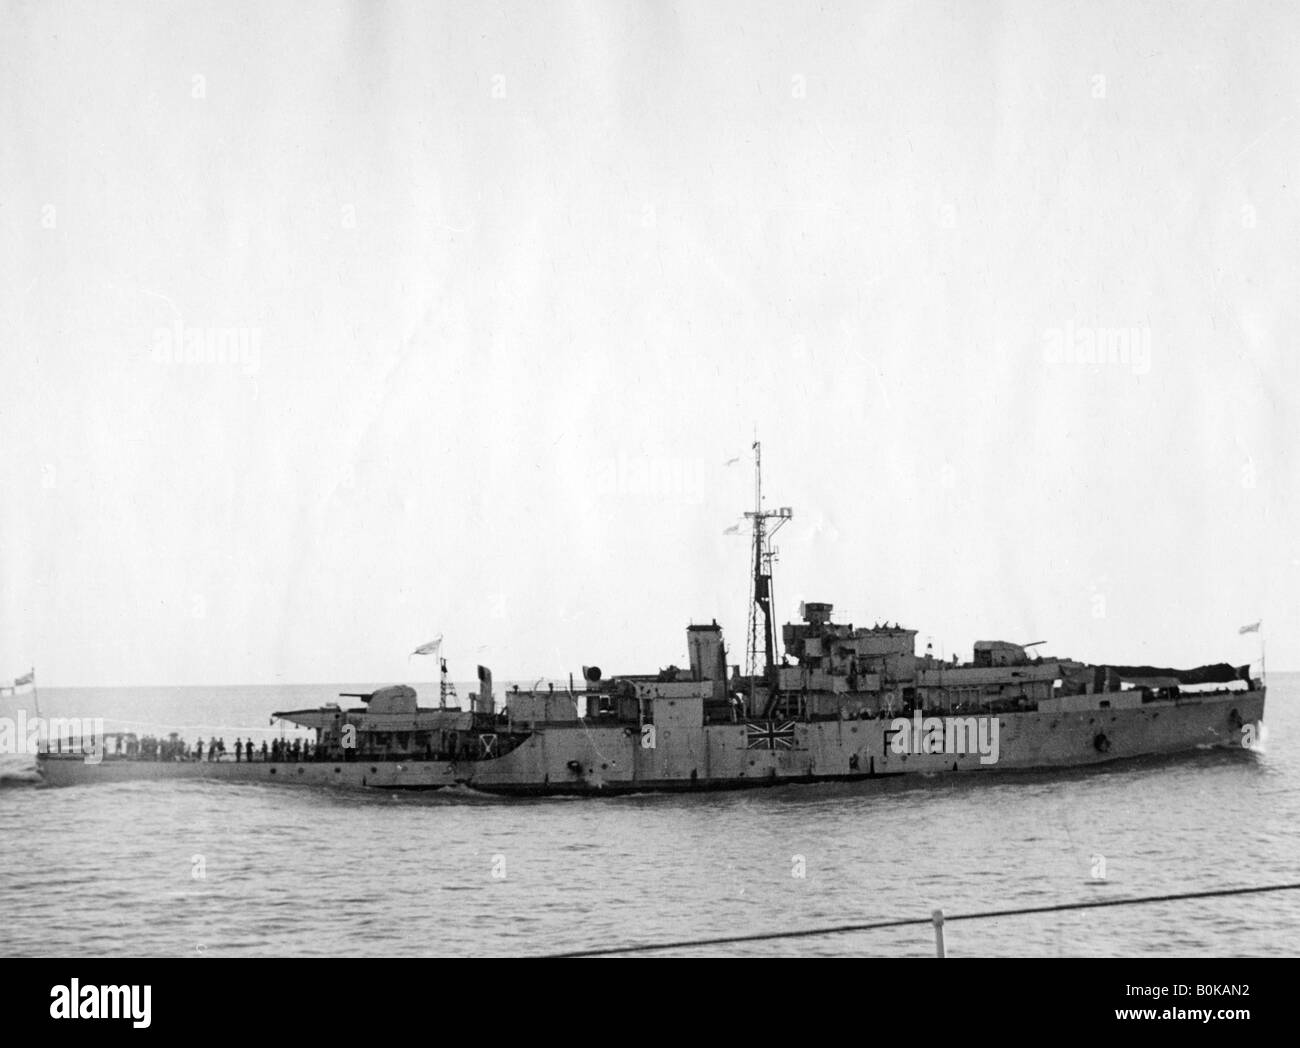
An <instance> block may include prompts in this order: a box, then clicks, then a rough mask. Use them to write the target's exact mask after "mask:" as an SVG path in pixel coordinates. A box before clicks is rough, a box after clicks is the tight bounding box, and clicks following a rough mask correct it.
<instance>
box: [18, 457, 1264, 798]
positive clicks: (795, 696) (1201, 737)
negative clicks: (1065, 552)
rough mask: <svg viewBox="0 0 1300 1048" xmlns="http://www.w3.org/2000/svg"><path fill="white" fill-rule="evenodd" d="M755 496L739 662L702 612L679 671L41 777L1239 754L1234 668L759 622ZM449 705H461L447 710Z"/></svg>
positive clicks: (851, 770) (573, 770) (888, 771)
mask: <svg viewBox="0 0 1300 1048" xmlns="http://www.w3.org/2000/svg"><path fill="white" fill-rule="evenodd" d="M754 452H755V464H756V482H755V491H756V499H755V508H754V510H753V511H751V512H749V513H747V514H746V517H747V518H748V519H749V520H750V522H751V528H752V547H751V567H752V575H751V586H750V595H751V602H750V614H749V622H748V626H749V629H748V638H747V640H748V643H747V648H746V658H745V671H744V672H743V673H742V672H741V667H740V665H739V664H736V665H730V664H729V661H728V655H727V649H726V645H725V643H724V639H723V631H722V628H721V627H720V626H719V625H718V624H717V622H716V621H714V622H711V623H708V624H693V625H690V626H688V627H687V631H686V635H687V649H688V652H689V665H688V666H686V667H680V668H679V667H676V666H669V667H666V668H664V669H660V670H658V671H656V672H653V673H645V674H635V673H616V674H608V675H607V674H605V673H603V672H602V671H601V670H600V669H599V668H598V667H588V668H586V669H585V670H584V672H583V675H582V679H581V681H580V682H578V683H577V684H576V685H575V683H574V681H573V679H572V678H570V680H569V681H568V682H567V684H563V683H562V684H559V685H557V684H556V683H548V684H546V685H545V686H535V687H533V688H530V689H527V690H523V689H520V688H517V687H515V688H511V689H509V690H507V691H505V692H503V693H502V694H501V695H499V696H498V695H497V694H496V692H495V691H494V688H493V681H492V674H491V671H490V670H489V669H487V668H486V667H479V671H478V690H477V691H475V692H473V693H471V694H469V695H468V696H467V704H466V706H465V707H464V708H462V707H461V706H460V705H459V699H458V697H457V696H456V695H455V692H454V689H453V688H451V687H450V685H448V683H447V667H446V661H445V660H440V665H441V669H442V684H441V686H440V696H439V700H440V701H439V705H438V707H437V708H432V707H421V706H420V705H419V703H418V697H417V695H416V692H415V691H414V689H412V688H409V687H406V686H405V685H397V686H393V687H388V688H382V689H379V690H377V691H374V692H372V693H365V694H354V695H347V696H341V697H346V698H354V699H360V700H361V702H362V704H361V705H360V706H357V705H351V706H349V707H347V708H344V707H343V706H341V705H339V704H336V703H328V704H326V705H323V706H321V707H317V708H313V709H303V710H289V711H281V712H277V713H276V714H274V717H275V718H278V719H280V720H282V721H284V722H287V723H289V724H293V725H295V726H297V727H298V728H301V729H307V730H309V731H310V732H311V733H312V735H313V738H314V742H313V743H312V744H311V745H310V746H309V747H308V748H307V750H306V751H303V752H305V753H306V754H308V756H307V757H306V758H305V759H304V757H303V756H302V752H290V753H289V754H288V755H287V756H286V754H285V753H283V752H280V753H278V754H277V755H276V756H275V757H274V759H262V758H261V755H260V754H251V757H252V759H251V760H250V759H244V760H242V761H239V760H236V761H230V760H217V761H211V760H209V761H189V760H186V759H184V757H183V749H182V750H181V751H180V752H181V754H182V756H180V757H179V758H177V757H176V753H177V751H176V750H174V749H173V750H172V751H171V752H172V754H173V758H174V759H170V760H157V759H154V760H141V759H138V758H130V757H124V758H116V757H113V756H104V757H103V758H102V759H101V760H99V761H98V762H96V763H90V762H87V761H86V760H84V759H83V756H82V755H81V754H80V753H79V752H77V751H75V750H74V751H72V752H64V751H63V750H64V748H63V746H62V745H61V744H56V745H55V746H54V747H52V750H53V752H50V753H46V754H42V755H40V759H39V761H38V767H39V769H40V771H41V773H42V775H43V776H44V777H45V779H46V780H47V781H48V782H50V783H54V784H71V783H78V782H92V781H112V780H119V779H131V778H153V777H166V778H172V777H180V778H184V777H215V778H224V779H232V780H239V781H250V780H251V781H263V782H285V781H289V782H297V783H304V784H315V785H347V786H357V787H365V788H382V789H437V788H442V787H446V786H454V785H460V786H469V787H472V788H475V789H479V790H484V791H489V792H497V793H518V794H538V793H541V794H545V793H584V794H585V793H592V794H595V793H603V792H620V791H623V792H625V791H637V790H662V789H681V790H692V789H722V788H736V787H743V786H755V785H772V784H776V783H783V782H817V781H823V780H858V779H872V778H880V777H884V776H895V775H903V774H915V773H924V774H937V773H960V772H989V771H996V770H1002V769H1021V768H1051V767H1070V766H1077V765H1086V764H1094V763H1100V762H1104V761H1111V760H1115V759H1119V758H1124V757H1137V756H1142V755H1148V754H1162V753H1173V752H1179V751H1184V750H1191V749H1196V748H1208V747H1230V748H1250V747H1251V746H1252V745H1253V744H1254V742H1255V741H1257V740H1258V739H1259V737H1260V733H1261V732H1262V719H1263V713H1264V700H1265V686H1264V682H1263V681H1262V680H1261V679H1256V678H1252V677H1251V675H1250V672H1249V667H1248V666H1231V665H1228V664H1226V663H1215V664H1212V665H1205V666H1199V667H1196V668H1194V669H1191V670H1179V669H1174V668H1167V667H1152V666H1120V665H1089V664H1085V663H1081V662H1077V661H1074V660H1071V659H1065V658H1050V657H1045V656H1042V655H1037V654H1034V653H1033V650H1034V649H1035V648H1037V647H1039V646H1040V644H1041V642H1033V643H1028V644H1020V643H1015V642H1009V641H1001V640H989V641H978V642H977V643H976V644H975V646H974V650H973V653H972V658H971V659H970V660H969V661H967V662H959V661H958V660H957V659H956V658H955V657H954V658H952V659H950V660H944V659H939V658H936V657H935V656H934V655H933V654H932V653H931V651H930V650H929V648H927V650H926V652H925V653H924V654H921V655H918V654H917V653H916V638H917V631H916V630H914V629H910V628H907V627H904V626H901V625H899V624H898V623H894V624H892V625H891V624H889V623H879V622H877V623H875V624H874V625H872V626H870V627H865V626H861V627H859V626H854V625H853V624H851V623H837V622H835V621H834V608H833V606H832V605H831V604H830V603H822V602H805V603H804V604H803V605H802V606H801V609H800V610H801V621H799V622H795V623H787V624H785V625H784V626H783V628H782V629H781V631H780V641H781V643H782V645H783V647H784V654H783V655H781V654H779V653H778V648H777V640H778V635H777V631H776V628H775V621H774V618H773V590H772V565H773V561H774V560H775V551H774V550H773V548H772V546H771V537H772V535H773V534H775V533H776V531H777V530H778V529H779V528H780V527H781V525H782V524H783V523H785V522H786V521H788V520H789V519H791V517H792V511H791V510H790V509H789V508H785V507H783V508H780V509H778V510H775V511H773V510H767V509H765V508H764V505H763V497H762V482H761V448H760V447H759V446H758V444H757V442H755V446H754ZM453 700H454V701H455V703H456V704H454V705H453Z"/></svg>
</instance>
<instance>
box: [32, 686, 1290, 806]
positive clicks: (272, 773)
mask: <svg viewBox="0 0 1300 1048" xmlns="http://www.w3.org/2000/svg"><path fill="white" fill-rule="evenodd" d="M1264 696H1265V692H1264V691H1263V690H1262V689H1261V690H1256V691H1250V692H1234V693H1230V694H1217V695H1214V696H1210V697H1206V698H1196V697H1191V698H1185V699H1181V700H1178V701H1170V702H1153V703H1148V704H1144V705H1142V706H1141V707H1138V708H1132V709H1114V710H1111V709H1093V710H1084V711H1078V712H1055V713H1043V712H1038V711H1034V712H1020V713H1007V714H1002V715H1001V716H1000V717H999V718H998V752H997V759H996V761H990V760H988V756H989V755H988V754H984V755H983V756H982V755H981V754H980V753H979V752H977V751H976V752H970V753H960V752H935V753H925V752H909V753H899V752H897V751H896V750H895V748H894V746H893V745H891V741H892V738H893V735H892V733H891V730H890V727H891V722H890V721H889V720H886V719H875V720H836V721H813V722H806V723H805V722H796V723H795V724H794V730H793V737H792V738H791V739H789V740H788V741H789V748H781V747H779V746H778V748H752V737H751V736H750V735H749V734H748V729H747V727H746V725H745V724H743V723H742V724H717V725H710V726H706V727H696V728H693V729H690V728H672V729H671V730H663V731H660V732H659V733H658V737H657V738H656V739H655V745H654V747H653V748H647V747H645V746H643V745H642V737H641V734H640V733H639V732H638V730H637V729H636V728H635V727H634V726H629V725H621V724H620V725H615V726H608V727H606V726H600V725H599V724H598V723H593V724H589V725H588V724H581V723H580V724H578V725H576V726H574V725H549V726H540V727H538V728H536V729H535V730H534V731H533V732H532V734H531V735H530V736H529V737H528V739H526V740H525V741H524V742H523V743H522V744H521V745H520V746H518V747H517V748H515V749H514V750H512V751H510V752H509V753H506V754H505V755H503V756H501V757H497V758H493V759H488V760H474V761H441V760H389V761H377V760H373V759H371V760H367V759H364V758H362V759H357V760H351V761H342V762H334V761H311V762H307V763H291V762H290V763H284V762H267V763H262V762H254V763H252V764H245V763H236V762H233V761H222V762H212V763H210V762H206V761H200V762H157V761H144V760H124V759H118V758H113V757H105V758H104V759H103V760H102V761H101V762H99V763H98V764H92V763H89V762H87V761H85V760H84V759H82V758H81V757H79V756H78V757H74V756H71V755H66V754H64V755H49V756H46V755H42V756H41V757H40V758H38V761H37V768H38V770H39V772H40V774H41V776H42V778H43V780H44V781H45V782H46V783H47V784H49V785H52V786H76V785H88V784H92V783H104V782H125V781H134V780H155V779H167V780H177V779H196V780H214V781H226V782H261V783H284V784H290V785H303V786H337V787H345V788H355V789H376V790H430V789H442V788H446V787H453V786H468V787H471V788H473V789H476V790H481V791H485V792H490V793H501V794H521V795H545V794H608V793H619V792H641V791H647V790H706V789H736V788H744V787H754V786H775V785H781V784H784V783H794V782H802V783H807V782H819V781H854V780H859V779H871V778H880V777H883V776H897V775H917V774H920V775H934V774H944V773H958V774H960V773H966V772H993V771H1003V770H1023V769H1049V768H1071V767H1079V766H1084V765H1093V764H1102V763H1105V762H1108V761H1115V760H1123V759H1126V758H1133V757H1141V756H1147V755H1160V754H1171V753H1179V752H1184V751H1189V750H1196V749H1206V748H1212V747H1213V748H1238V749H1239V748H1242V746H1243V732H1242V729H1243V727H1247V728H1251V727H1255V726H1257V725H1259V724H1260V722H1262V720H1263V715H1264Z"/></svg>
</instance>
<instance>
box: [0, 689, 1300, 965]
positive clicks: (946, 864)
mask: <svg viewBox="0 0 1300 1048" xmlns="http://www.w3.org/2000/svg"><path fill="white" fill-rule="evenodd" d="M369 687H370V686H366V685H363V686H349V685H311V686H293V687H233V688H88V689H53V690H42V692H41V695H40V702H41V710H42V712H43V713H45V714H47V715H59V716H78V715H80V716H102V717H104V718H105V721H106V725H105V726H106V728H107V729H108V730H113V729H114V728H115V727H126V728H131V729H133V730H138V731H144V730H147V729H146V728H145V725H146V724H155V725H159V726H162V725H170V726H177V727H182V726H183V727H186V728H187V729H188V730H187V731H186V734H187V735H188V736H189V737H191V738H195V737H197V736H199V735H200V734H201V735H202V736H203V737H204V738H208V737H210V736H211V735H212V734H214V733H216V734H220V735H224V736H225V738H226V743H227V747H232V746H233V742H234V738H235V736H236V735H237V734H238V735H239V736H241V737H247V736H252V737H254V738H256V739H259V740H260V739H261V738H262V737H270V736H271V735H272V734H276V733H274V732H270V731H268V730H267V727H266V726H267V723H268V717H269V714H270V713H271V712H272V711H273V710H287V709H294V708H302V707H304V706H315V705H318V704H320V703H321V702H325V701H330V700H332V699H333V698H334V696H335V694H336V693H337V692H338V691H347V690H367V689H368V688H369ZM420 693H421V696H422V698H423V701H424V703H425V704H426V705H428V704H430V703H431V702H432V701H433V699H432V698H431V697H432V696H436V694H437V688H436V685H424V686H421V687H420ZM463 693H464V689H462V694H463ZM29 702H30V700H29V699H27V698H22V697H20V698H19V699H16V700H15V699H12V698H4V699H0V715H3V716H8V717H16V716H17V711H18V709H19V708H20V706H24V705H26V708H27V709H28V711H29V713H30V705H28V704H29ZM1298 711H1300V674H1273V675H1272V678H1271V688H1270V692H1269V698H1268V707H1267V714H1266V719H1267V723H1268V726H1269V732H1268V736H1267V741H1266V746H1265V750H1264V752H1262V753H1252V752H1246V751H1234V752H1223V753H1212V752H1202V753H1194V754H1190V755H1188V756H1184V757H1179V758H1174V759H1161V760H1148V761H1141V762H1136V763H1126V764H1124V765H1119V766H1114V767H1112V768H1109V769H1100V770H1099V769H1094V770H1088V771H1073V772H1053V773H1034V774H1019V775H1014V774H1008V775H1000V776H995V777H987V778H978V777H974V776H971V777H962V778H936V779H930V780H918V781H915V782H905V783H902V784H900V783H899V781H898V780H892V781H889V782H886V783H883V784H855V785H852V786H845V785H827V786H791V787H778V788H775V789H768V790H749V791H742V792H734V793H714V794H704V795H694V796H681V795H649V794H647V795H644V796H634V797H623V798H610V799H599V800H584V799H557V800H525V801H519V800H498V799H494V798H490V797H484V796H481V795H477V794H474V793H472V792H461V793H457V794H446V793H438V794H427V795H422V794H415V795H412V794H387V793H378V794H357V793H346V792H342V791H334V790H328V789H315V788H309V787H275V786H260V785H256V786H254V785H247V786H245V785H220V784H204V783H192V784H181V785H174V784H167V783H134V784H123V785H107V786H90V787H75V788H67V789H47V788H42V787H39V786H37V785H35V784H34V782H33V781H32V779H33V778H34V775H33V773H32V772H31V770H30V769H31V767H32V762H31V760H30V759H29V758H26V757H22V756H0V953H2V954H5V955H71V956H86V955H95V956H100V955H103V956H123V955H139V954H147V955H165V956H177V957H196V956H252V955H284V956H307V955H324V956H335V955H339V956H354V955H397V956H420V955H479V954H498V955H499V954H541V953H547V952H553V951H559V950H568V949H580V948H594V947H603V946H614V945H624V944H629V943H634V942H648V941H662V940H673V939H679V938H694V937H709V936H722V935H737V934H747V933H751V932H759V931H769V930H770V931H783V930H791V929H796V928H802V927H817V926H824V925H833V924H839V923H847V922H866V921H874V920H887V919H894V918H908V917H926V916H928V915H929V913H930V911H931V910H932V909H934V908H936V907H942V908H943V909H944V910H945V911H946V912H947V913H949V914H957V913H969V912H974V911H980V910H989V909H1002V908H1006V907H1012V906H1020V905H1023V906H1042V905H1049V904H1053V903H1060V902H1069V901H1076V900H1100V899H1105V898H1112V897H1121V896H1125V895H1147V894H1158V893H1164V892H1177V891H1199V890H1208V889H1216V888H1226V887H1234V886H1247V885H1259V884H1269V883H1283V882H1291V881H1297V880H1300V730H1298V729H1300V712H1298ZM1099 857H1101V858H1104V863H1105V879H1104V880H1100V879H1098V878H1096V877H1094V876H1093V874H1094V871H1098V870H1099V869H1100V867H1099V862H1098V859H1099ZM800 866H802V868H803V871H804V876H802V877H799V876H795V873H797V872H798V870H799V868H800ZM198 874H202V876H198ZM946 939H947V946H948V951H949V954H950V955H951V956H961V955H966V956H969V955H1013V956H1023V955H1028V956H1057V955H1080V954H1082V955H1103V956H1112V955H1114V956H1131V955H1143V954H1159V955H1187V956H1193V955H1203V954H1213V955H1240V954H1287V955H1294V954H1295V953H1297V945H1296V944H1297V943H1300V892H1291V893H1278V894H1272V895H1257V896H1249V897H1245V898H1240V899H1213V900H1208V901H1196V902H1182V903H1168V904H1158V905H1151V906H1140V907H1123V908H1116V909H1107V910H1101V911H1093V912H1091V913H1082V914H1051V915H1047V916H1029V917H1016V918H1003V919H997V920H989V921H977V922H963V923H958V924H950V925H949V926H948V927H947V929H946ZM932 951H933V941H932V938H931V933H930V931H929V930H928V928H907V929H902V930H893V931H889V932H876V933H857V934H847V935H836V936H830V937H825V938H819V939H807V940H795V941H785V942H776V943H768V944H757V945H745V946H728V947H725V948H721V951H719V950H717V949H700V950H696V951H693V952H697V953H711V952H726V953H729V954H778V953H779V954H803V955H813V954H818V955H861V954H865V955H877V954H885V955H916V956H928V955H931V954H932ZM677 952H679V953H683V952H692V951H677Z"/></svg>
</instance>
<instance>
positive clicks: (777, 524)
mask: <svg viewBox="0 0 1300 1048" xmlns="http://www.w3.org/2000/svg"><path fill="white" fill-rule="evenodd" d="M753 448H754V509H753V511H752V512H749V513H746V514H745V516H746V517H748V518H749V519H750V520H751V521H752V522H753V576H752V577H751V579H750V587H749V598H750V599H749V644H748V647H747V649H746V652H745V674H746V676H748V677H749V678H750V695H751V696H752V695H753V693H754V689H755V687H756V684H757V678H758V677H760V676H762V677H763V678H765V679H766V680H767V681H768V682H769V684H770V683H771V677H772V672H773V667H774V666H775V663H776V624H775V623H774V622H773V620H772V563H773V561H774V560H776V552H777V551H776V550H774V549H773V548H772V543H771V540H772V536H773V535H775V534H776V533H777V532H778V531H779V530H780V529H781V525H783V524H784V523H785V522H786V521H787V520H789V519H790V518H791V517H792V516H793V515H794V514H793V513H792V512H791V510H790V507H789V506H782V507H781V508H780V509H777V510H765V509H764V508H763V446H762V444H761V443H760V442H759V441H757V440H755V441H754V445H753ZM769 521H770V522H771V524H770V525H769V523H768V522H769ZM760 616H761V617H762V626H761V628H762V631H763V635H762V640H761V642H760V640H759V629H760V625H759V618H760ZM760 652H761V657H762V664H761V667H760V663H759V658H760ZM751 708H752V707H751Z"/></svg>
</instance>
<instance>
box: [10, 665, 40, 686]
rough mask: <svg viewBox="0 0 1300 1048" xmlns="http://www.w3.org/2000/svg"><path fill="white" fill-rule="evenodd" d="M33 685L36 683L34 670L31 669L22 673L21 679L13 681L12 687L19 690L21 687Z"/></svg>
mask: <svg viewBox="0 0 1300 1048" xmlns="http://www.w3.org/2000/svg"><path fill="white" fill-rule="evenodd" d="M35 683H36V670H35V669H34V668H33V669H30V670H28V671H27V672H26V673H24V674H23V675H22V676H21V677H18V678H17V679H15V680H14V687H15V688H21V687H23V686H24V685H25V684H35Z"/></svg>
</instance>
